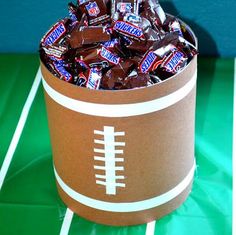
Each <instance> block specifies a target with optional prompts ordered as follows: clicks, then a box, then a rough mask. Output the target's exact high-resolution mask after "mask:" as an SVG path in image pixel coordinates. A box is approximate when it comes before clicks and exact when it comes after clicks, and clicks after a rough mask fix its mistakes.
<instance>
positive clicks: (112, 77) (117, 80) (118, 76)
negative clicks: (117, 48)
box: [101, 60, 134, 89]
mask: <svg viewBox="0 0 236 235" xmlns="http://www.w3.org/2000/svg"><path fill="white" fill-rule="evenodd" d="M133 68H134V64H133V62H132V61H131V60H126V61H125V62H121V63H119V64H118V65H115V66H114V67H112V69H110V70H108V71H107V72H106V73H105V75H104V76H103V78H102V81H101V87H102V88H103V89H121V87H122V86H123V81H124V79H125V78H126V77H127V76H128V74H129V73H130V71H131V70H132V69H133Z"/></svg>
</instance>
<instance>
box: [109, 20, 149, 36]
mask: <svg viewBox="0 0 236 235" xmlns="http://www.w3.org/2000/svg"><path fill="white" fill-rule="evenodd" d="M113 29H114V30H115V31H117V32H118V33H120V34H123V35H125V36H127V37H130V38H133V39H136V40H145V36H144V33H143V30H142V28H140V27H138V26H136V25H134V24H131V23H128V22H125V21H116V22H115V24H114V26H113Z"/></svg>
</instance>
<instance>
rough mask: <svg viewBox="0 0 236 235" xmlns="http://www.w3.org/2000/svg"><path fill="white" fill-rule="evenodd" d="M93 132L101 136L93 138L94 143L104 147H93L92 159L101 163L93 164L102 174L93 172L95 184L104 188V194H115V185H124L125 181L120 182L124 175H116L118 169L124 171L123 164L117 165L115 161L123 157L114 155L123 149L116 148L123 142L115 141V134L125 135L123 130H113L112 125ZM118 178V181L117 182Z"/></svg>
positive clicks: (122, 160) (123, 144)
mask: <svg viewBox="0 0 236 235" xmlns="http://www.w3.org/2000/svg"><path fill="white" fill-rule="evenodd" d="M94 134H95V135H98V136H99V137H100V136H103V137H104V138H103V139H94V143H95V144H99V145H102V146H103V147H104V148H94V153H95V156H94V160H95V161H96V162H99V163H102V165H101V164H99V165H94V169H95V170H102V171H104V174H95V178H96V184H99V185H103V186H105V188H106V194H108V195H116V188H117V187H123V188H124V187H125V183H122V182H120V180H124V179H125V176H124V175H120V174H119V175H117V172H118V171H124V166H117V165H116V163H122V162H124V158H123V157H120V156H119V157H117V156H116V155H118V154H119V155H122V154H123V153H124V151H123V149H116V147H118V146H119V147H124V146H125V142H116V141H115V137H116V136H125V132H115V128H114V127H113V126H104V127H103V131H99V130H94ZM97 153H99V154H103V156H98V155H96V154H97ZM117 180H119V182H117Z"/></svg>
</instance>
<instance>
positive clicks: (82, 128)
mask: <svg viewBox="0 0 236 235" xmlns="http://www.w3.org/2000/svg"><path fill="white" fill-rule="evenodd" d="M196 69H197V57H195V58H194V59H193V60H192V61H191V62H190V63H189V65H188V66H187V67H186V68H185V69H184V70H183V71H181V72H180V73H179V74H177V75H175V76H174V77H172V78H170V79H168V80H166V81H164V82H162V83H160V84H156V85H153V86H150V87H146V88H140V89H133V90H119V91H104V90H89V89H86V88H81V87H77V86H75V85H72V84H69V83H66V82H64V81H61V80H59V79H58V78H56V77H55V76H54V75H52V74H51V73H50V72H49V71H48V70H47V68H46V67H45V66H44V65H43V63H41V70H42V75H43V85H44V89H45V100H46V106H47V114H48V122H49V129H50V135H51V143H52V149H53V160H54V169H55V175H56V180H57V186H58V190H59V194H60V196H61V198H62V200H63V201H64V202H65V204H66V205H67V206H68V207H69V208H70V209H71V210H73V211H74V212H75V213H77V214H78V215H80V216H82V217H84V218H87V219H88V220H92V221H95V222H97V223H102V224H109V225H134V224H141V223H146V222H149V221H152V220H155V219H159V218H161V217H163V216H164V215H166V214H168V213H170V212H172V211H173V210H175V209H176V208H178V207H179V206H180V205H181V204H182V203H183V202H184V201H185V199H186V198H187V196H188V194H189V193H190V191H191V185H192V178H193V172H194V120H195V97H196Z"/></svg>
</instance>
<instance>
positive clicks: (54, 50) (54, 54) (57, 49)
mask: <svg viewBox="0 0 236 235" xmlns="http://www.w3.org/2000/svg"><path fill="white" fill-rule="evenodd" d="M42 49H43V50H44V51H45V53H46V54H47V55H48V57H49V58H50V59H52V60H62V59H64V55H65V53H66V52H67V51H68V47H66V46H60V45H51V44H49V45H45V46H43V47H42Z"/></svg>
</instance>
